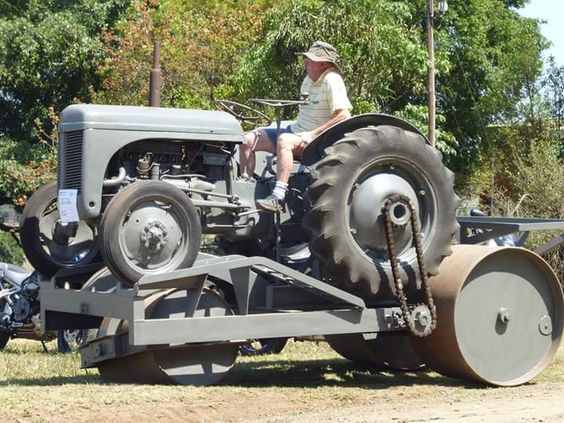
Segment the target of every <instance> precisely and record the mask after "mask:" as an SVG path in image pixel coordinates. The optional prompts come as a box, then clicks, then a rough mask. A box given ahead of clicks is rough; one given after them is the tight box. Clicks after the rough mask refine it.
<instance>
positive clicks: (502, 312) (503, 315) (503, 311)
mask: <svg viewBox="0 0 564 423" xmlns="http://www.w3.org/2000/svg"><path fill="white" fill-rule="evenodd" d="M497 319H498V320H499V321H500V322H501V323H507V322H509V320H511V312H510V311H509V310H508V309H507V308H505V307H501V308H500V309H499V311H498V312H497Z"/></svg>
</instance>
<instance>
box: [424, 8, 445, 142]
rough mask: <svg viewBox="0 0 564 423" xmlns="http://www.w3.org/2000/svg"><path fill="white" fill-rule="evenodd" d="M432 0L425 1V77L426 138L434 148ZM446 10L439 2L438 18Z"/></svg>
mask: <svg viewBox="0 0 564 423" xmlns="http://www.w3.org/2000/svg"><path fill="white" fill-rule="evenodd" d="M433 1H434V0H427V51H428V52H429V63H428V77H427V79H428V80H427V93H428V99H427V102H428V106H429V118H428V120H429V132H428V138H429V142H430V143H431V145H432V146H433V147H434V146H435V112H436V100H435V98H436V95H435V39H434V35H433V28H434V24H435V11H434V4H433ZM447 10H448V4H447V2H446V0H439V16H442V15H443V14H444V13H445V12H446V11H447Z"/></svg>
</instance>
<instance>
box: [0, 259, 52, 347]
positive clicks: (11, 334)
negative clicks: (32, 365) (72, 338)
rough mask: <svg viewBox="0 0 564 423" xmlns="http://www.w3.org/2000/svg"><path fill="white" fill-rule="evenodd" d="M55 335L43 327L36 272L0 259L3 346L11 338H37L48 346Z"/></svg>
mask: <svg viewBox="0 0 564 423" xmlns="http://www.w3.org/2000/svg"><path fill="white" fill-rule="evenodd" d="M56 337H57V333H56V332H43V331H42V330H41V322H40V317H39V284H38V283H37V273H35V272H27V271H25V270H24V269H22V268H21V267H19V266H15V265H13V264H9V263H0V350H1V349H3V348H4V347H5V346H6V344H7V343H8V341H9V340H10V339H11V338H24V339H35V340H38V341H41V342H42V343H43V346H44V348H45V342H47V341H51V340H53V339H55V338H56Z"/></svg>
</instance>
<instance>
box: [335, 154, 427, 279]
mask: <svg viewBox="0 0 564 423" xmlns="http://www.w3.org/2000/svg"><path fill="white" fill-rule="evenodd" d="M423 175H424V172H423V171H422V170H420V169H418V168H417V167H416V166H415V167H414V164H413V163H405V162H403V161H400V160H395V161H390V160H377V161H374V162H372V163H370V164H369V165H367V166H366V167H365V168H364V169H362V170H360V171H359V173H358V175H357V177H356V178H355V179H354V182H353V184H352V185H351V188H350V192H349V198H348V201H347V219H348V220H347V222H346V224H347V228H348V230H349V233H350V236H351V239H352V241H353V245H354V246H355V248H357V250H359V252H361V253H362V255H363V256H364V257H365V258H366V260H368V261H371V262H378V263H380V264H381V265H382V266H384V267H386V268H389V267H390V263H389V257H388V249H387V244H386V234H385V230H384V224H383V222H384V217H383V214H382V211H381V210H382V207H383V206H384V204H385V202H386V200H387V199H388V197H389V196H390V195H392V194H401V195H404V196H406V197H407V198H409V199H410V200H411V202H412V203H413V205H414V208H415V211H416V213H417V217H418V220H419V222H420V225H421V233H422V246H423V249H426V247H427V246H428V244H429V242H430V240H431V239H432V234H431V233H430V231H431V230H432V228H433V227H434V226H435V225H434V222H435V220H436V213H437V211H436V210H437V206H436V193H435V191H434V190H433V188H432V186H431V184H430V183H429V182H428V181H427V180H426V179H425V178H424V177H423ZM391 212H392V219H394V220H395V222H394V223H399V224H401V225H393V239H394V246H395V254H396V255H397V257H398V260H399V261H400V262H407V263H411V262H413V261H414V260H415V259H416V253H415V248H414V247H412V236H413V235H412V231H411V226H410V224H409V217H410V214H409V210H407V208H406V207H405V206H404V205H402V204H393V205H392V208H391ZM426 235H429V236H426Z"/></svg>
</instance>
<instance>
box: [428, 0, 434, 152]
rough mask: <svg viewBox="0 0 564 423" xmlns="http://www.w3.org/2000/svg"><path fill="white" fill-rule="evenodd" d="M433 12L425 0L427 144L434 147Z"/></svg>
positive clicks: (431, 3) (429, 3)
mask: <svg viewBox="0 0 564 423" xmlns="http://www.w3.org/2000/svg"><path fill="white" fill-rule="evenodd" d="M433 21H434V10H433V0H427V51H428V52H429V64H428V106H429V119H428V120H429V132H428V137H429V142H430V143H431V145H432V146H433V147H434V146H435V43H434V39H433Z"/></svg>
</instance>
